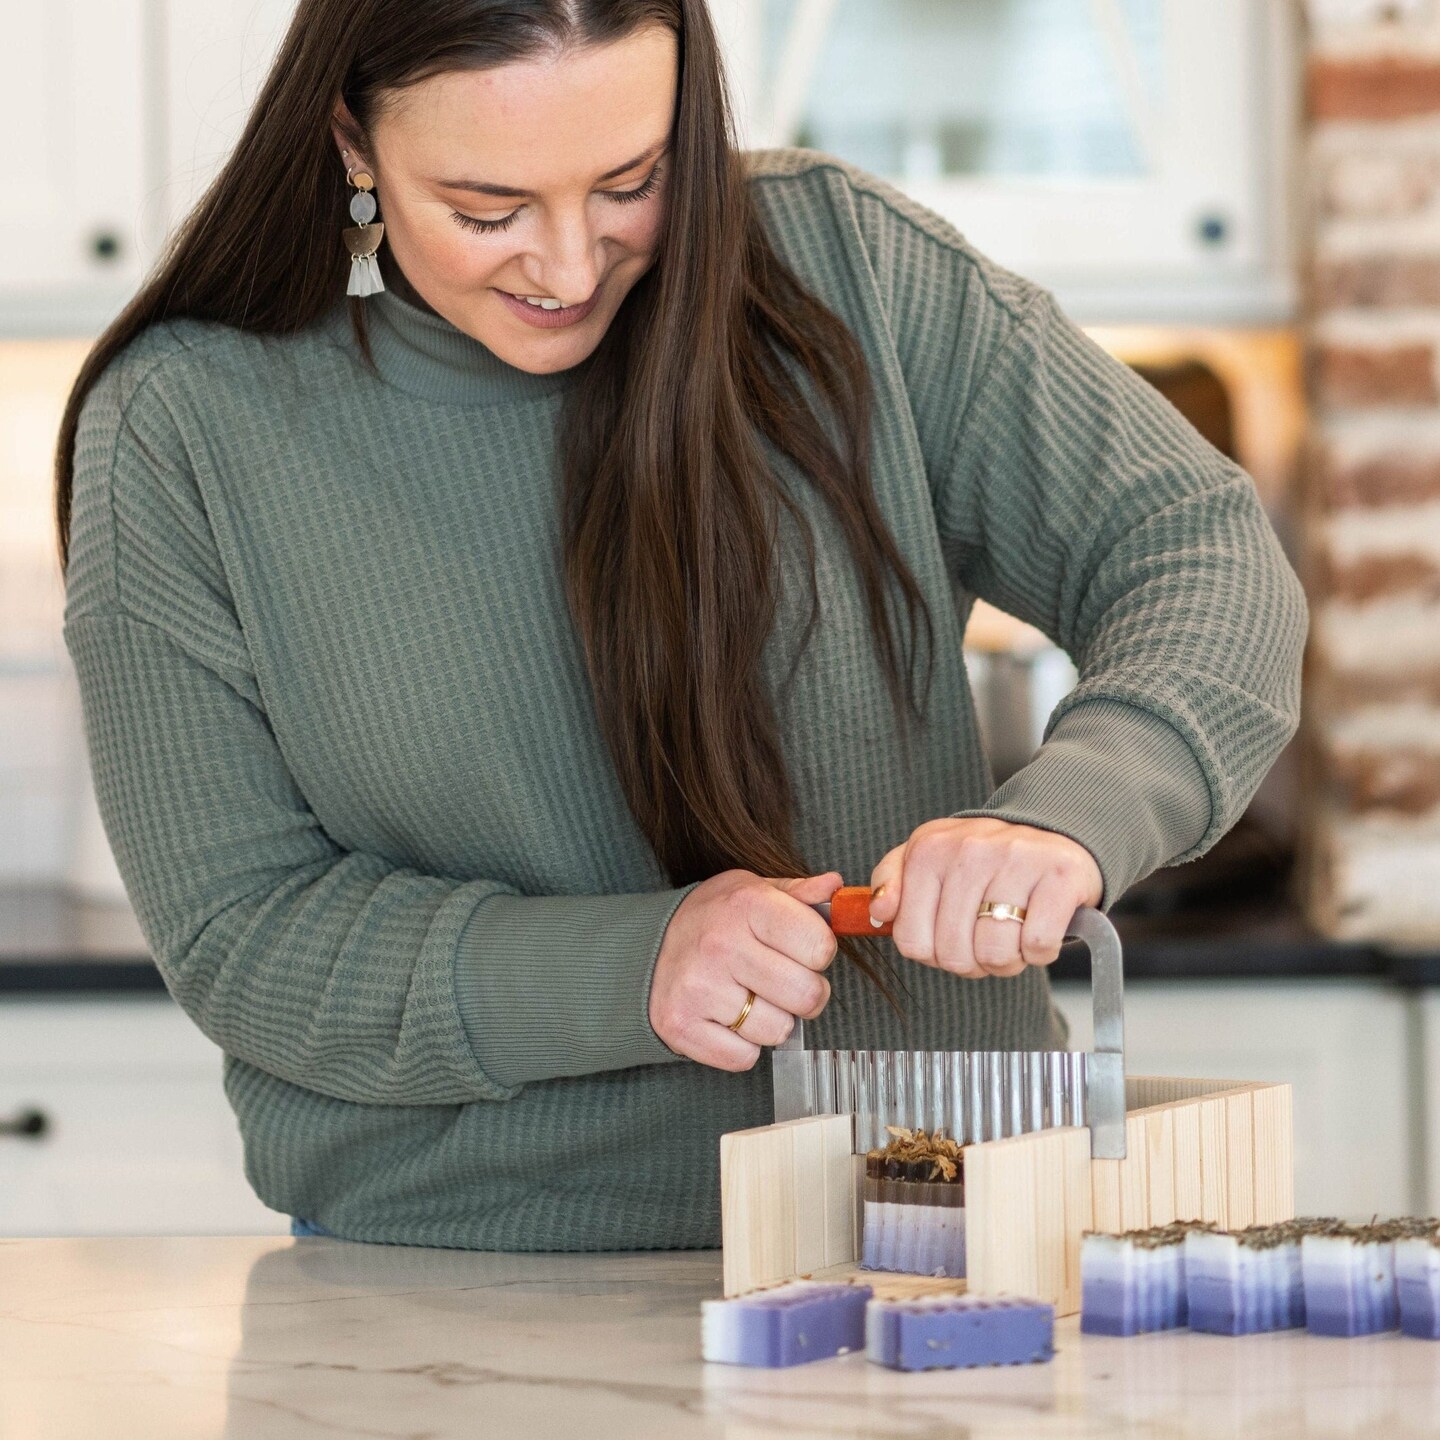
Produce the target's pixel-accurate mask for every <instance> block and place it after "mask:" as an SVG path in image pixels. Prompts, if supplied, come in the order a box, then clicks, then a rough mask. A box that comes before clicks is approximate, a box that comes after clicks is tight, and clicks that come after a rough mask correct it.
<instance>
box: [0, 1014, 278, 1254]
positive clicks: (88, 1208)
mask: <svg viewBox="0 0 1440 1440" xmlns="http://www.w3.org/2000/svg"><path fill="white" fill-rule="evenodd" d="M27 1114H38V1115H40V1116H43V1117H44V1119H43V1125H44V1128H43V1130H42V1132H41V1133H40V1134H38V1135H32V1136H27V1135H24V1134H0V1235H270V1234H283V1233H285V1231H286V1230H287V1229H288V1223H289V1222H288V1219H287V1217H285V1216H282V1215H278V1214H276V1213H275V1212H274V1211H273V1210H270V1209H268V1208H267V1207H266V1206H264V1205H262V1204H261V1203H260V1201H259V1199H257V1198H256V1196H255V1193H254V1191H253V1190H251V1188H250V1186H249V1184H248V1182H247V1181H246V1179H245V1174H244V1160H243V1156H242V1152H241V1145H240V1136H239V1132H238V1130H237V1128H236V1124H235V1119H234V1116H233V1115H232V1113H231V1111H230V1107H229V1105H228V1104H227V1102H226V1100H225V1095H224V1092H223V1090H222V1089H221V1082H220V1051H219V1050H218V1049H217V1048H216V1047H215V1046H214V1045H212V1044H211V1042H210V1041H209V1040H207V1039H206V1038H205V1036H204V1035H202V1034H201V1033H200V1031H199V1030H198V1029H197V1028H196V1027H195V1025H194V1023H193V1022H192V1021H191V1020H190V1019H189V1018H188V1017H187V1016H186V1015H185V1014H184V1012H183V1011H181V1010H180V1008H179V1007H178V1006H177V1005H175V1004H174V1002H173V1001H171V1000H170V999H169V997H168V996H157V997H149V996H144V997H141V996H135V997H128V996H127V997H116V998H113V999H85V1000H63V1001H50V1000H20V999H17V1000H14V1001H8V1002H6V1003H4V1004H0V1123H4V1124H5V1125H6V1126H8V1127H10V1128H14V1127H15V1125H16V1122H17V1121H19V1120H21V1119H22V1117H24V1116H25V1115H27Z"/></svg>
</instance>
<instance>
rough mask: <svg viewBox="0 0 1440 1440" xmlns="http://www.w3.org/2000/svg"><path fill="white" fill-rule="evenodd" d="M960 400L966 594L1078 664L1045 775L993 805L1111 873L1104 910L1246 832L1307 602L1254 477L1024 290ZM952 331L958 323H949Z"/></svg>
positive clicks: (1035, 762)
mask: <svg viewBox="0 0 1440 1440" xmlns="http://www.w3.org/2000/svg"><path fill="white" fill-rule="evenodd" d="M972 303H973V305H975V306H977V307H978V308H979V310H980V311H981V312H982V313H981V314H980V315H977V317H976V324H975V329H976V331H977V332H978V333H980V334H987V333H988V334H992V335H993V336H994V337H995V338H994V344H993V346H992V347H991V348H990V350H989V352H988V353H987V354H986V355H984V356H983V360H982V364H981V366H980V367H979V368H978V369H977V378H976V379H975V380H974V383H973V385H971V386H969V387H967V389H966V391H965V392H964V393H960V394H956V395H955V396H954V397H953V398H954V405H953V414H954V426H953V438H951V439H950V440H949V441H948V443H947V445H946V448H945V458H944V460H943V463H942V465H941V468H940V472H939V474H938V476H937V477H936V480H937V484H936V492H935V512H936V521H937V526H938V529H939V533H940V537H941V541H942V544H943V546H944V547H945V551H946V556H947V561H948V563H949V564H950V566H951V568H952V570H953V573H954V574H955V576H956V577H957V579H958V580H959V581H960V583H961V584H963V585H964V586H965V587H966V588H967V589H968V590H969V591H970V592H971V593H973V594H975V595H978V596H981V597H983V598H984V599H986V600H988V601H990V602H991V603H992V604H994V605H996V606H998V607H999V608H1000V609H1002V610H1005V611H1007V612H1009V613H1010V614H1012V615H1015V616H1018V617H1019V618H1020V619H1022V620H1025V621H1027V622H1029V623H1030V624H1032V625H1034V626H1036V627H1037V628H1038V629H1040V630H1041V631H1043V632H1044V633H1045V634H1046V635H1047V636H1049V637H1050V639H1052V640H1053V641H1054V642H1055V643H1056V644H1058V645H1060V646H1061V647H1062V648H1063V649H1064V650H1065V651H1066V652H1067V653H1068V654H1069V655H1070V656H1071V657H1072V659H1073V661H1074V663H1075V666H1076V669H1077V671H1078V674H1079V681H1078V683H1077V684H1076V686H1075V687H1074V688H1073V689H1072V690H1071V691H1070V693H1069V694H1067V695H1066V696H1065V697H1063V698H1062V699H1061V701H1060V702H1059V704H1058V705H1057V706H1056V707H1055V709H1054V711H1053V712H1052V713H1051V715H1050V717H1049V719H1048V722H1047V724H1046V726H1045V730H1044V743H1043V744H1042V745H1041V747H1040V749H1039V750H1038V751H1037V753H1036V755H1035V756H1034V758H1033V759H1032V760H1031V761H1030V762H1029V763H1028V764H1027V765H1025V766H1024V767H1022V768H1021V769H1020V770H1019V771H1017V772H1016V773H1015V774H1014V775H1012V776H1011V777H1010V778H1009V779H1007V780H1006V781H1005V783H1004V784H1002V785H1001V786H1000V787H999V789H998V790H996V792H995V793H994V794H993V795H992V796H991V797H990V799H989V800H988V801H987V802H986V804H985V805H984V806H981V807H978V808H976V809H972V810H961V811H957V812H954V813H955V814H956V815H960V816H966V815H989V816H994V817H996V818H999V819H1003V820H1010V821H1015V822H1019V823H1023V824H1028V825H1035V826H1039V827H1041V828H1043V829H1049V830H1054V831H1058V832H1060V833H1062V834H1066V835H1069V836H1070V837H1071V838H1072V839H1074V840H1076V841H1078V842H1079V843H1081V844H1083V845H1084V846H1085V847H1086V848H1087V849H1088V850H1089V851H1090V852H1091V853H1092V854H1093V855H1094V856H1095V858H1096V861H1097V864H1098V865H1099V867H1100V870H1101V873H1102V875H1103V877H1104V894H1103V897H1102V900H1101V906H1102V908H1108V907H1109V906H1110V905H1111V904H1112V903H1113V902H1114V901H1115V900H1116V899H1117V898H1118V897H1119V896H1120V894H1121V893H1122V892H1123V891H1124V890H1125V889H1126V888H1127V887H1128V886H1129V885H1131V884H1133V883H1134V882H1135V881H1136V880H1138V879H1140V878H1142V877H1143V876H1144V875H1146V874H1148V873H1149V872H1150V871H1152V870H1154V869H1156V868H1158V867H1160V866H1162V865H1166V864H1169V865H1177V864H1180V863H1182V862H1183V861H1186V860H1190V859H1193V858H1195V857H1197V856H1199V855H1201V854H1203V853H1204V852H1205V851H1206V850H1208V849H1209V848H1210V847H1211V846H1212V845H1213V844H1214V843H1215V841H1216V840H1218V839H1219V838H1220V836H1221V835H1223V834H1224V833H1225V832H1226V831H1227V830H1228V829H1229V828H1230V827H1231V826H1232V825H1233V824H1234V823H1235V821H1236V820H1237V819H1238V818H1239V817H1240V814H1241V813H1242V811H1243V810H1244V807H1245V806H1246V805H1247V804H1248V803H1249V800H1250V798H1251V796H1252V795H1253V794H1254V792H1255V790H1256V789H1257V788H1258V786H1259V784H1260V781H1261V780H1262V779H1263V777H1264V775H1265V772H1266V771H1267V770H1268V769H1269V767H1270V766H1271V764H1272V763H1273V762H1274V760H1275V758H1276V757H1277V755H1278V754H1279V752H1280V750H1281V749H1282V748H1283V747H1284V745H1285V744H1286V743H1287V742H1288V741H1289V739H1290V738H1291V736H1292V735H1293V734H1294V733H1295V730H1296V728H1297V726H1298V723H1299V714H1300V670H1301V654H1302V650H1303V647H1304V641H1305V636H1306V632H1307V628H1308V612H1307V609H1306V603H1305V596H1304V591H1303V589H1302V587H1301V584H1300V581H1299V579H1298V577H1297V576H1296V574H1295V572H1294V570H1293V569H1292V568H1291V566H1290V564H1289V562H1288V560H1287V559H1286V558H1285V555H1284V552H1283V550H1282V549H1281V546H1280V543H1279V540H1278V537H1277V536H1276V534H1275V531H1274V529H1273V527H1272V526H1271V524H1270V521H1269V519H1268V517H1267V516H1266V514H1265V512H1264V509H1263V507H1262V506H1261V504H1260V501H1259V497H1258V495H1257V494H1256V490H1255V486H1254V482H1253V481H1252V480H1251V478H1250V476H1249V475H1248V474H1246V472H1245V471H1244V470H1243V469H1241V468H1240V467H1239V466H1238V465H1236V464H1235V463H1234V462H1233V461H1231V460H1230V459H1228V458H1227V457H1226V456H1225V455H1223V454H1222V453H1221V452H1220V451H1219V450H1217V449H1216V448H1215V447H1214V446H1213V445H1211V444H1210V443H1209V442H1208V441H1206V440H1205V439H1204V438H1203V437H1202V436H1201V435H1200V433H1199V432H1198V431H1197V430H1196V429H1195V428H1194V427H1193V426H1192V425H1191V424H1190V423H1189V422H1188V421H1187V420H1186V419H1185V418H1184V417H1183V416H1182V415H1181V414H1180V412H1179V411H1178V410H1176V409H1175V408H1174V406H1172V405H1171V404H1170V403H1169V402H1168V401H1166V400H1165V399H1164V397H1163V396H1161V395H1160V394H1159V393H1158V392H1157V391H1156V390H1155V389H1154V388H1153V387H1152V386H1150V385H1149V384H1148V383H1147V382H1146V381H1145V380H1143V379H1142V378H1141V377H1140V376H1139V375H1137V374H1136V373H1135V372H1134V371H1133V370H1131V369H1130V367H1129V366H1127V365H1125V364H1124V363H1122V362H1121V361H1119V360H1117V359H1115V358H1114V357H1113V356H1111V355H1110V354H1109V353H1108V352H1107V351H1105V350H1104V349H1103V348H1102V347H1101V346H1100V345H1098V344H1097V343H1096V342H1095V341H1093V340H1091V339H1090V337H1089V336H1087V335H1086V334H1085V332H1084V331H1083V330H1082V329H1081V328H1080V327H1079V326H1078V325H1076V324H1075V323H1074V322H1073V321H1072V320H1070V319H1069V317H1068V316H1066V315H1065V313H1064V312H1063V311H1062V310H1061V309H1060V307H1059V305H1058V304H1057V302H1056V301H1055V298H1054V296H1053V295H1052V294H1051V293H1050V292H1049V291H1047V290H1043V289H1041V288H1039V287H1031V291H1030V296H1029V299H1028V301H1027V302H1026V303H1025V304H1024V305H1023V306H1022V307H1020V308H1019V309H1018V310H1017V311H1015V312H1013V313H1012V312H1009V311H1007V312H1005V313H1003V314H1002V313H1000V311H999V307H998V306H997V305H996V304H995V302H994V299H993V296H991V294H990V293H989V291H988V290H987V289H985V288H984V287H980V288H978V289H976V290H973V291H972ZM941 313H943V310H942V312H941Z"/></svg>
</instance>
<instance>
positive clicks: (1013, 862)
mask: <svg viewBox="0 0 1440 1440" xmlns="http://www.w3.org/2000/svg"><path fill="white" fill-rule="evenodd" d="M870 886H871V889H872V890H875V891H877V892H879V893H878V894H877V895H872V897H871V900H870V915H871V918H872V919H874V920H878V921H880V922H882V923H883V922H884V921H886V920H893V921H894V926H893V928H892V930H891V938H892V939H893V940H894V941H895V946H896V948H897V949H898V950H899V951H900V953H901V954H902V955H904V956H907V957H908V958H909V959H911V960H917V961H919V963H920V964H922V965H933V966H935V967H936V968H937V969H939V970H950V971H953V972H954V973H955V974H956V975H963V976H965V977H966V978H967V979H970V980H983V979H985V978H986V977H987V976H990V975H1018V974H1019V973H1020V972H1021V971H1022V970H1023V969H1024V968H1025V967H1026V966H1027V965H1048V964H1050V962H1051V961H1052V960H1054V959H1055V958H1056V956H1058V955H1059V953H1060V942H1061V941H1062V940H1063V939H1064V936H1065V928H1066V926H1067V925H1069V923H1070V917H1071V916H1072V915H1074V913H1075V911H1076V908H1077V907H1078V906H1081V905H1098V904H1099V902H1100V897H1101V896H1102V894H1103V893H1104V888H1105V881H1104V877H1103V876H1102V875H1101V874H1100V867H1099V865H1097V864H1096V863H1095V857H1094V856H1093V855H1092V854H1091V853H1090V852H1089V851H1088V850H1087V849H1086V848H1085V847H1084V846H1083V845H1081V844H1079V843H1078V842H1076V841H1074V840H1072V839H1070V837H1069V836H1068V835H1059V834H1056V833H1055V832H1054V831H1052V830H1040V829H1037V828H1036V827H1035V826H1033V825H1016V824H1013V823H1012V822H1010V821H1008V820H990V819H987V818H985V817H983V816H965V817H963V818H961V819H958V820H954V819H950V818H949V817H948V816H947V817H945V818H943V819H939V820H927V821H926V822H925V823H924V824H923V825H917V826H916V827H915V829H914V831H913V832H912V833H911V835H910V838H909V839H908V840H907V841H906V842H905V843H904V844H903V845H897V846H896V847H895V848H894V849H893V850H891V851H889V852H888V853H887V854H886V855H885V856H884V857H883V858H882V859H881V861H880V863H879V864H878V865H876V867H875V870H874V873H873V874H872V875H871V877H870ZM987 900H995V901H1000V900H1003V901H1005V902H1006V903H1008V904H1010V905H1018V906H1021V907H1022V908H1023V909H1024V910H1025V912H1026V915H1025V920H1024V923H1023V924H1017V923H1016V922H1015V921H1014V920H996V919H994V918H993V917H991V916H989V915H986V916H979V915H977V914H976V912H977V911H978V910H979V909H980V906H981V905H983V904H984V903H985V901H987Z"/></svg>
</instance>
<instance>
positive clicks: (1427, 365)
mask: <svg viewBox="0 0 1440 1440" xmlns="http://www.w3.org/2000/svg"><path fill="white" fill-rule="evenodd" d="M1307 363H1308V365H1309V368H1310V381H1311V389H1312V393H1313V395H1314V397H1315V398H1316V399H1317V400H1318V401H1319V402H1320V403H1321V404H1323V405H1428V404H1433V403H1434V402H1435V401H1436V400H1437V399H1440V391H1437V389H1436V385H1435V351H1434V347H1433V346H1432V345H1430V344H1429V343H1428V342H1426V341H1410V342H1406V343H1404V344H1400V345H1387V346H1383V347H1380V346H1366V345H1341V344H1329V343H1325V342H1316V343H1312V345H1311V346H1310V348H1309V351H1308V354H1307Z"/></svg>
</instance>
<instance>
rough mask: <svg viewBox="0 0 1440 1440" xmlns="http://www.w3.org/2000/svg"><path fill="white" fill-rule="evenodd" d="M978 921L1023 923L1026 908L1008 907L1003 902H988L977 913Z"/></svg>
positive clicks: (1019, 906)
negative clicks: (1014, 921)
mask: <svg viewBox="0 0 1440 1440" xmlns="http://www.w3.org/2000/svg"><path fill="white" fill-rule="evenodd" d="M975 915H976V919H983V920H1016V921H1021V922H1023V921H1024V919H1025V907H1024V906H1023V905H1007V904H1006V903H1005V902H1004V901H1003V900H987V901H986V902H985V903H984V904H983V905H982V906H981V907H980V908H979V910H977V911H976V912H975Z"/></svg>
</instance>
